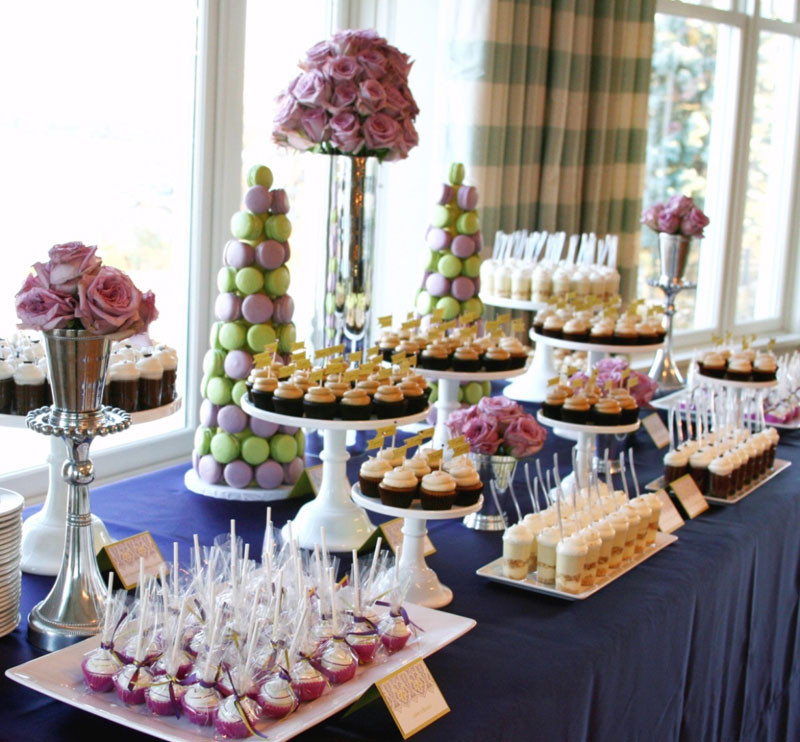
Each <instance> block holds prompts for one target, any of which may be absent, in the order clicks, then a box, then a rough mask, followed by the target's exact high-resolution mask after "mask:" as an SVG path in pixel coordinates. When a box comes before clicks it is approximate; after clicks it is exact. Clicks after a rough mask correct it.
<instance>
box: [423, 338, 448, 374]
mask: <svg viewBox="0 0 800 742" xmlns="http://www.w3.org/2000/svg"><path fill="white" fill-rule="evenodd" d="M419 363H420V365H421V366H422V368H429V369H431V370H432V371H445V370H447V369H448V368H450V353H449V351H448V350H447V348H446V347H445V346H444V345H441V344H439V343H432V344H431V345H429V346H428V347H427V348H425V350H423V351H422V353H421V354H420V357H419Z"/></svg>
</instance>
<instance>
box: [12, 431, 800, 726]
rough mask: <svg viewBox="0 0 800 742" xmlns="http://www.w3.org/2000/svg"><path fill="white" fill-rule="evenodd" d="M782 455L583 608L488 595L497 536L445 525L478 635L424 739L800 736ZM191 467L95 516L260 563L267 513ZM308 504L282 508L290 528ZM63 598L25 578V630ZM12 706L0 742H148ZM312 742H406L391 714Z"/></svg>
mask: <svg viewBox="0 0 800 742" xmlns="http://www.w3.org/2000/svg"><path fill="white" fill-rule="evenodd" d="M633 441H634V442H633V445H634V447H635V450H636V456H637V462H638V469H639V475H640V478H641V481H642V482H646V481H649V480H650V479H652V478H654V477H655V476H656V475H657V474H659V473H660V472H659V461H660V454H659V453H658V452H657V451H656V450H655V448H654V446H653V444H652V443H651V442H650V440H649V438H647V436H646V434H645V433H644V432H643V431H642V432H639V433H637V434H636V436H634V437H633ZM569 445H570V444H569V442H568V441H564V440H560V439H558V438H556V437H554V436H552V435H551V436H550V437H549V439H548V442H547V444H546V446H545V449H544V451H543V452H542V455H543V456H545V457H546V458H547V460H548V461H550V460H551V456H552V453H553V452H554V451H559V452H562V453H561V455H560V456H559V459H560V460H562V461H564V462H566V461H568V457H567V451H568V447H569ZM778 455H779V457H783V458H787V459H790V460H792V461H793V462H794V466H793V467H792V468H791V469H789V470H788V471H787V472H784V473H782V474H781V475H780V476H778V477H776V478H775V479H774V480H772V481H771V482H769V483H767V484H766V485H764V486H763V487H762V488H761V489H760V490H758V491H757V492H756V493H754V494H753V495H751V496H750V497H748V498H747V499H745V500H743V501H742V502H740V503H739V504H737V505H736V506H733V507H728V508H712V509H711V510H710V511H708V512H707V513H705V514H703V515H702V516H700V517H699V518H697V519H696V520H694V521H691V522H689V523H687V525H686V526H685V527H683V528H682V529H681V530H679V531H678V532H677V535H678V536H679V541H678V542H677V543H676V544H674V545H673V546H670V547H669V548H667V549H666V550H664V551H663V552H661V553H659V554H657V555H655V556H654V557H653V558H651V559H650V560H649V561H647V562H646V563H645V564H643V565H641V566H640V567H638V568H636V569H635V570H634V571H632V572H630V573H628V574H627V575H624V576H623V577H622V578H620V579H619V580H617V581H616V582H615V583H613V584H612V585H610V586H608V587H607V588H605V589H604V590H602V591H601V592H599V593H597V594H596V595H594V596H593V597H592V598H590V599H589V600H586V601H577V602H564V601H560V600H557V599H554V598H549V597H545V596H541V595H537V594H534V593H530V592H525V591H522V590H517V589H514V588H510V587H506V586H503V585H498V584H495V583H490V582H487V581H484V580H483V579H482V578H480V577H478V576H476V575H475V570H476V569H477V568H479V567H481V566H482V565H484V564H486V563H487V562H489V561H491V560H493V559H495V558H496V557H497V556H499V555H500V552H501V540H500V539H501V537H500V534H499V533H481V532H474V531H470V530H468V529H466V528H464V527H463V526H462V525H461V524H460V523H459V522H452V521H440V522H430V523H429V524H428V527H429V531H430V534H431V538H432V539H433V541H434V544H435V546H436V548H437V552H436V554H434V555H433V556H431V557H429V559H428V563H429V564H430V566H431V567H432V568H433V569H435V570H436V572H437V573H438V574H439V577H440V579H441V580H442V581H443V582H444V583H445V584H447V585H449V586H450V587H451V588H452V589H453V591H454V593H455V598H454V600H453V603H452V604H451V605H450V606H448V608H447V609H446V610H448V611H451V612H453V613H457V614H461V615H464V616H470V617H472V618H475V619H476V620H477V622H478V625H477V627H476V628H475V629H474V630H473V631H471V632H470V633H469V634H467V635H466V636H464V637H463V638H462V639H460V640H458V641H457V642H455V643H454V644H452V645H450V646H448V647H447V648H445V649H444V650H442V651H441V652H439V653H437V654H436V655H434V656H432V657H431V658H429V660H427V663H428V666H429V667H430V669H431V671H432V672H433V674H434V676H435V678H436V680H437V681H438V683H439V685H440V687H441V689H442V691H443V693H444V696H445V698H446V700H447V702H448V704H449V705H450V708H451V713H450V714H448V715H446V716H445V717H443V718H442V719H440V720H438V721H437V722H436V723H435V724H433V725H432V726H431V727H429V728H427V729H425V730H423V731H422V732H420V733H419V734H418V735H417V738H418V739H420V740H456V739H457V740H459V742H463V741H466V740H476V741H479V742H486V740H514V741H516V740H582V739H587V740H645V739H646V740H657V741H659V742H660V741H661V740H692V741H695V740H789V739H800V675H799V671H800V619H799V618H798V596H800V538H799V537H798V536H799V532H798V529H799V528H800V492H799V491H798V490H800V487H798V477H799V476H800V435H799V434H789V435H785V436H784V437H783V438H782V440H781V445H780V447H779V450H778ZM359 460H360V459H359V458H354V459H353V460H351V462H350V465H349V466H350V471H351V474H352V472H353V471H354V469H355V467H356V466H357V465H358V463H359ZM186 468H188V465H183V466H176V467H172V468H169V469H165V470H163V471H159V472H156V473H153V474H148V475H145V476H140V477H136V478H133V479H130V480H128V481H125V482H120V483H117V484H114V485H110V486H107V487H103V488H98V489H97V490H95V491H94V492H93V495H92V502H93V509H94V511H95V512H96V513H97V514H98V515H99V516H100V517H101V518H102V519H103V520H104V521H105V523H106V525H107V526H108V529H109V531H110V533H111V534H112V536H114V537H125V536H128V535H130V534H133V533H136V532H139V531H142V530H145V529H146V530H149V531H150V532H151V533H152V534H153V536H154V537H155V539H156V542H157V543H158V545H159V546H160V547H161V549H162V551H163V552H164V553H165V554H171V551H172V542H173V540H177V541H179V542H180V544H181V549H182V554H183V559H184V560H186V559H187V558H188V554H189V551H188V550H189V544H190V541H191V535H192V533H194V532H197V533H198V534H199V536H200V540H201V542H203V543H210V542H211V540H212V539H213V537H214V536H215V535H217V534H218V533H220V532H222V531H226V530H227V528H228V520H229V519H230V518H232V517H233V518H236V521H237V531H238V532H239V533H240V534H241V535H242V536H243V537H244V538H245V539H246V540H248V541H249V542H250V543H251V549H253V550H256V553H258V552H259V551H260V548H261V540H262V535H263V523H264V511H265V508H264V505H263V504H252V503H234V502H227V501H221V500H213V499H208V498H205V497H201V496H198V495H195V494H193V493H191V492H188V491H187V490H186V489H185V488H184V486H183V473H184V471H185V470H186ZM300 504H301V501H284V502H278V503H273V504H272V506H273V515H274V518H275V520H276V523H277V524H281V523H283V522H284V521H285V520H287V519H288V518H291V517H292V516H293V514H294V513H295V512H296V510H297V508H298V506H299V505H300ZM372 517H373V520H374V521H375V522H377V521H379V520H380V518H379V517H376V516H372ZM51 583H52V578H39V577H33V576H29V575H25V576H24V578H23V597H22V610H23V615H27V611H29V610H30V608H31V607H32V606H33V605H34V604H35V602H37V601H38V600H40V599H41V598H42V597H44V595H45V593H46V592H47V590H48V589H49V587H50V585H51ZM25 631H26V626H25V622H24V621H23V623H22V624H21V625H20V627H19V628H18V629H17V630H16V631H14V632H13V633H12V634H11V635H9V636H7V637H5V638H3V639H0V650H1V651H2V660H1V661H2V666H3V669H4V670H5V669H6V668H8V667H11V666H14V665H16V664H19V663H21V662H24V661H27V660H29V659H31V658H33V657H35V656H38V655H39V654H40V652H39V651H38V650H35V649H33V648H32V647H31V646H30V645H29V644H28V643H27V641H26V639H25ZM0 691H2V694H3V695H2V699H3V701H2V708H3V710H4V714H3V724H2V726H1V727H0V740H44V739H47V740H54V741H55V740H74V739H85V738H92V737H93V735H94V734H95V733H96V734H98V735H112V734H113V738H114V740H115V742H123V740H133V739H143V738H144V736H143V735H141V734H138V733H136V732H132V731H130V730H127V729H123V728H120V727H118V726H116V725H114V724H112V723H110V722H106V721H103V720H102V719H99V718H97V717H94V716H92V715H91V714H88V713H85V712H82V711H79V710H77V709H73V708H71V707H68V706H66V705H64V704H61V703H58V702H55V701H51V700H50V699H48V698H46V697H45V696H42V695H39V694H37V693H35V692H34V691H31V690H28V689H25V688H22V687H21V686H18V685H16V684H14V683H12V682H10V681H9V680H8V679H6V678H5V677H3V678H2V680H1V681H0ZM300 739H306V740H351V739H352V740H375V739H400V735H399V733H398V731H397V729H396V727H395V726H394V724H393V722H392V720H391V717H390V715H389V713H388V711H387V710H386V708H385V707H384V705H383V704H382V703H380V702H378V703H373V704H370V705H369V706H367V707H366V708H364V709H361V710H359V711H358V712H356V713H354V714H352V715H351V716H349V717H347V718H344V719H342V718H339V717H335V718H334V719H331V720H329V721H328V722H326V723H325V724H322V725H319V726H318V727H316V728H314V729H313V730H311V731H310V732H308V733H306V734H305V735H303V736H302V737H301V738H300Z"/></svg>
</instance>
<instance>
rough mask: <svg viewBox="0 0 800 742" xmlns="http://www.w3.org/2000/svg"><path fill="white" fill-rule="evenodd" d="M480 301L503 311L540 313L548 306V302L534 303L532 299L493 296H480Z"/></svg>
mask: <svg viewBox="0 0 800 742" xmlns="http://www.w3.org/2000/svg"><path fill="white" fill-rule="evenodd" d="M479 298H480V300H481V301H482V302H483V303H484V304H488V305H489V306H490V307H500V308H502V309H519V310H521V311H523V312H538V311H539V310H540V309H544V308H545V307H546V306H547V302H543V301H532V300H531V299H512V298H510V297H508V298H506V297H502V296H491V295H490V294H480V295H479Z"/></svg>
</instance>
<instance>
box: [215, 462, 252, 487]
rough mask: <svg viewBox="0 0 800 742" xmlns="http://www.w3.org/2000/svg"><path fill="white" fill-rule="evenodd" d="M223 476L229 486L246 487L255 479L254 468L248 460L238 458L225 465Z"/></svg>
mask: <svg viewBox="0 0 800 742" xmlns="http://www.w3.org/2000/svg"><path fill="white" fill-rule="evenodd" d="M222 476H223V477H225V482H226V483H227V484H228V486H229V487H235V488H236V489H244V488H245V487H247V485H248V484H250V482H252V481H253V469H252V467H251V466H250V464H248V463H247V462H246V461H242V460H241V459H237V460H236V461H231V463H230V464H226V465H225V469H224V470H223V472H222Z"/></svg>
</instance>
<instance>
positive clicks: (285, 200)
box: [270, 188, 289, 214]
mask: <svg viewBox="0 0 800 742" xmlns="http://www.w3.org/2000/svg"><path fill="white" fill-rule="evenodd" d="M271 193H272V206H271V207H270V208H271V209H272V213H273V214H288V213H289V197H288V196H287V195H286V191H284V190H283V188H275V189H274V190H273V191H272V192H271Z"/></svg>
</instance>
